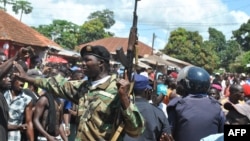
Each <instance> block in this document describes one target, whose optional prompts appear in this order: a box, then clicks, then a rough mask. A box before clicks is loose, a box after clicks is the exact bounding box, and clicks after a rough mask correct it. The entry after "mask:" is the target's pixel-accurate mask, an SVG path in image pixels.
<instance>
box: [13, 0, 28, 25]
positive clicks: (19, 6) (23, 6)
mask: <svg viewBox="0 0 250 141" xmlns="http://www.w3.org/2000/svg"><path fill="white" fill-rule="evenodd" d="M12 10H13V11H14V12H15V13H16V14H19V11H20V10H21V14H20V21H21V20H22V16H23V13H24V14H29V13H31V12H32V10H33V7H32V6H31V3H30V2H28V1H26V0H17V1H16V2H15V3H14V4H13V6H12Z"/></svg>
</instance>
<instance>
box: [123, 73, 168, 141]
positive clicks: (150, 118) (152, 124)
mask: <svg viewBox="0 0 250 141" xmlns="http://www.w3.org/2000/svg"><path fill="white" fill-rule="evenodd" d="M151 94H152V87H151V86H150V85H149V80H148V78H147V77H145V76H143V75H139V74H135V75H134V95H135V105H136V106H137V107H138V109H139V111H140V112H141V114H142V116H143V117H144V119H145V121H146V122H145V131H144V132H143V134H142V135H141V136H139V137H137V138H131V137H129V136H128V135H126V136H125V138H124V141H159V140H160V139H161V140H162V141H172V140H171V139H172V136H171V130H170V126H169V122H168V119H167V118H166V116H165V114H164V113H163V111H162V110H161V109H159V108H157V107H156V106H154V105H153V104H150V103H149V102H148V100H149V98H150V95H151ZM164 133H166V136H167V137H168V138H167V139H166V140H165V139H163V137H162V138H161V136H162V135H163V134H164Z"/></svg>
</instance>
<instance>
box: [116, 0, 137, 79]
mask: <svg viewBox="0 0 250 141" xmlns="http://www.w3.org/2000/svg"><path fill="white" fill-rule="evenodd" d="M137 1H140V0H135V7H134V13H133V25H132V27H131V29H130V33H129V38H128V48H127V55H125V54H124V51H123V49H122V47H119V48H118V49H116V55H117V57H118V60H119V61H120V62H121V64H122V65H123V66H124V67H125V71H124V72H127V75H128V79H129V81H130V82H132V81H133V79H132V72H133V60H134V58H135V64H137V48H136V45H137V44H138V36H137V21H138V16H137V14H136V11H137ZM124 77H125V73H124Z"/></svg>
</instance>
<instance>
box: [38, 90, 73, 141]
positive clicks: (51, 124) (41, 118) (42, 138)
mask: <svg viewBox="0 0 250 141" xmlns="http://www.w3.org/2000/svg"><path fill="white" fill-rule="evenodd" d="M62 107H63V105H62V102H61V101H60V100H59V99H57V98H55V97H53V95H51V94H49V93H45V94H44V95H42V96H41V97H40V98H39V100H38V101H37V103H36V107H35V112H34V118H33V122H34V125H35V127H36V129H37V130H38V132H39V133H38V138H37V139H38V141H61V140H63V141H68V139H67V137H66V135H65V132H64V129H63V126H62V116H63V112H62Z"/></svg>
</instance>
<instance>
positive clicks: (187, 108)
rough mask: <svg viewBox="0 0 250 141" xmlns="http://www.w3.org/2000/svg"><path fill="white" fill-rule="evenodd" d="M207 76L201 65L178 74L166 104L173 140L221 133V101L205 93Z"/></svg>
mask: <svg viewBox="0 0 250 141" xmlns="http://www.w3.org/2000/svg"><path fill="white" fill-rule="evenodd" d="M210 84H211V83H210V75H209V73H208V72H207V71H206V70H204V69H203V68H200V67H197V66H186V67H184V68H183V69H182V70H180V72H179V73H178V77H177V89H176V91H177V93H178V94H180V95H181V97H175V98H174V99H172V100H171V101H170V102H169V104H168V107H167V112H168V116H169V123H170V126H171V129H172V134H173V137H174V139H175V141H199V140H200V139H201V138H203V137H206V136H208V135H211V134H216V133H222V132H223V130H224V123H225V115H224V113H223V111H222V109H221V107H220V104H219V102H218V101H217V100H215V99H214V98H211V97H209V96H208V90H209V88H210Z"/></svg>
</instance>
